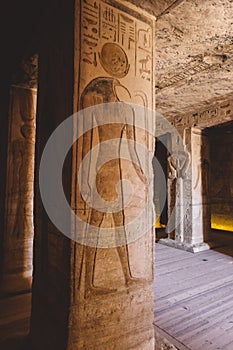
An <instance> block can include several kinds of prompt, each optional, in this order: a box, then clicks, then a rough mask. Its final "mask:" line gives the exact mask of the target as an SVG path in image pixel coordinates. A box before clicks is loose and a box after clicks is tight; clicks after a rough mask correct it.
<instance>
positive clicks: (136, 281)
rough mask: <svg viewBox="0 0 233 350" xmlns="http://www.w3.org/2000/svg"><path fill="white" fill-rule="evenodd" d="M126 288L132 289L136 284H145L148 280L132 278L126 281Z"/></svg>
mask: <svg viewBox="0 0 233 350" xmlns="http://www.w3.org/2000/svg"><path fill="white" fill-rule="evenodd" d="M125 282H126V286H127V287H130V286H132V285H134V284H145V282H146V280H145V279H144V278H135V277H130V278H127V279H126V281H125Z"/></svg>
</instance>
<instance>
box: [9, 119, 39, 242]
mask: <svg viewBox="0 0 233 350" xmlns="http://www.w3.org/2000/svg"><path fill="white" fill-rule="evenodd" d="M21 118H22V120H23V122H24V124H23V125H22V126H21V128H20V134H21V139H18V140H15V141H14V142H13V145H12V162H13V164H12V167H13V179H12V186H13V187H12V190H11V191H13V193H14V194H15V195H16V196H17V201H16V208H15V220H14V222H13V227H12V229H11V230H10V232H11V234H12V235H15V236H16V237H21V238H23V237H25V236H26V235H27V234H30V233H32V232H33V221H32V209H31V206H32V200H33V198H32V193H33V172H34V144H35V125H34V119H33V118H32V117H31V116H26V115H22V116H21ZM11 207H12V206H11Z"/></svg>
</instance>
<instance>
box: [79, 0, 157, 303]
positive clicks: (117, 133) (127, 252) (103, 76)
mask: <svg viewBox="0 0 233 350" xmlns="http://www.w3.org/2000/svg"><path fill="white" fill-rule="evenodd" d="M80 18H81V33H80V37H81V40H80V42H81V43H82V45H81V46H80V51H81V53H80V59H81V62H80V66H79V67H80V68H79V69H80V77H81V79H80V81H79V89H78V90H79V91H80V93H79V94H80V95H79V102H78V104H79V106H78V108H79V109H80V108H81V109H85V108H87V107H90V106H94V105H99V104H102V103H117V102H118V101H121V102H130V103H136V104H140V105H141V106H143V107H146V108H151V109H153V107H154V77H153V67H154V53H153V46H152V37H153V30H154V24H153V21H152V19H150V17H148V18H146V17H145V16H143V15H142V14H140V13H137V12H135V11H133V10H129V9H127V12H126V10H125V7H124V5H122V4H121V3H117V2H115V1H92V0H83V2H82V6H81V13H80ZM104 113H105V117H106V119H107V120H108V118H109V120H110V121H111V116H108V115H107V112H106V111H105V112H104ZM118 113H120V114H121V116H122V115H124V113H125V110H120V107H119V110H118ZM98 118H99V117H98V112H97V113H96V115H93V125H94V126H95V128H93V130H91V132H90V133H89V134H88V135H86V136H85V135H84V137H83V139H82V140H81V141H80V142H79V144H78V148H79V154H80V149H82V152H81V153H82V157H79V161H78V162H79V164H80V162H82V160H83V158H84V156H85V155H86V154H87V153H88V152H90V151H91V149H92V147H93V145H96V144H100V145H101V143H102V142H104V141H106V139H110V140H111V139H117V140H118V143H117V144H116V145H115V147H116V149H119V153H118V156H117V158H116V159H113V160H112V161H111V162H109V163H108V164H105V165H104V166H103V167H102V168H101V169H100V171H99V172H98V174H97V189H98V186H99V189H98V190H99V194H100V195H101V196H102V197H103V198H104V199H105V200H106V201H111V200H113V199H115V197H117V193H116V185H117V183H119V181H120V182H121V181H122V180H124V179H128V180H130V181H132V182H133V184H134V186H135V188H136V190H137V196H138V197H137V198H138V199H137V200H136V203H134V204H133V205H132V207H131V208H129V209H127V210H128V211H127V210H125V209H124V207H123V208H121V209H120V210H119V211H118V212H116V213H110V212H104V213H103V212H100V211H98V210H95V209H93V208H91V207H89V206H88V205H87V204H86V203H84V202H85V200H84V199H83V198H80V197H79V208H80V210H79V215H81V216H82V217H85V220H86V221H87V222H88V223H89V224H90V225H94V226H96V227H99V228H101V227H111V225H112V227H115V231H116V232H115V239H116V242H117V240H118V236H117V235H118V227H123V226H124V225H125V223H126V221H127V220H129V218H130V217H133V216H135V215H137V212H138V210H139V209H140V208H139V207H140V205H139V204H137V203H144V204H145V203H146V202H147V201H148V196H147V191H148V190H146V189H145V188H146V186H147V179H146V177H145V175H144V174H143V171H142V169H141V168H140V167H139V166H138V165H137V164H140V161H139V157H138V154H137V151H136V149H135V148H134V147H132V146H131V143H128V152H129V154H130V158H131V162H132V164H129V163H126V162H125V161H123V160H121V159H120V149H121V144H122V142H123V141H122V140H131V141H138V140H141V141H142V140H144V143H145V145H146V147H149V148H150V149H152V148H153V140H149V139H148V136H147V135H146V134H145V132H143V133H142V132H139V131H138V130H136V128H135V127H134V126H133V122H132V123H131V124H132V125H129V124H128V123H127V120H128V121H129V120H133V118H134V111H133V109H128V115H127V116H126V118H125V121H123V120H122V117H121V119H120V120H122V123H121V124H118V125H115V126H113V125H110V127H109V126H107V125H101V122H100V121H99V119H98ZM123 119H124V118H123ZM142 119H143V120H144V119H145V123H146V122H147V120H146V115H142ZM101 152H102V151H101V146H100V149H99V151H98V154H97V155H96V156H95V159H94V158H92V165H91V164H90V167H89V168H88V169H86V170H84V172H83V182H86V185H84V184H83V188H86V190H85V191H86V192H85V193H88V192H89V193H90V192H91V189H92V184H93V178H92V177H93V174H92V170H91V166H93V162H94V163H95V164H96V165H95V166H96V167H97V168H98V163H100V162H101V161H102V159H101V157H102V153H101ZM127 169H128V170H127ZM130 172H131V174H130ZM132 174H133V175H132ZM86 180H87V181H86ZM105 184H107V187H106V185H105ZM85 186H86V187H85ZM119 191H120V192H119V193H118V195H119V194H120V197H121V198H122V200H124V198H125V196H127V191H126V190H125V189H124V188H123V187H122V185H121V187H120V189H119ZM137 206H138V208H137ZM81 208H83V209H81ZM148 215H149V214H148ZM83 234H84V236H85V234H88V232H86V233H83ZM121 239H122V238H121ZM152 239H153V237H152V236H151V238H150V239H149V240H148V238H147V239H144V244H143V245H144V248H143V249H146V251H147V252H148V250H149V251H150V253H149V256H148V254H146V255H147V256H148V258H151V257H152V255H153V246H152ZM98 241H99V234H97V236H96V247H88V246H86V247H83V249H82V253H81V256H80V255H79V262H77V264H79V265H80V275H79V281H78V286H79V288H81V285H82V281H85V282H84V284H85V290H86V297H88V296H89V294H90V293H94V294H96V293H97V294H98V293H100V294H102V293H109V292H113V291H115V290H116V289H118V288H122V286H121V283H119V281H118V280H115V282H114V278H113V281H112V284H113V285H115V286H116V288H115V287H114V288H112V287H111V288H109V287H108V286H107V285H104V283H103V281H102V280H101V277H98V273H96V272H95V271H96V270H98V269H102V268H104V267H106V268H107V266H106V262H105V261H104V260H103V259H101V258H100V257H99V256H100V255H101V253H99V251H100V250H99V248H98ZM140 244H142V243H140ZM137 249H139V246H138V247H137V244H136V243H135V244H133V245H130V246H129V245H128V244H127V239H126V237H125V243H124V244H121V245H120V246H117V247H116V251H117V253H118V259H119V263H120V265H119V263H118V264H116V267H115V270H116V271H117V269H118V270H119V267H120V268H121V270H122V272H121V273H123V276H124V282H125V287H129V286H130V285H131V284H134V283H141V282H144V283H145V282H146V281H151V280H152V274H153V272H152V270H151V271H147V272H145V270H142V269H144V267H143V268H142V269H141V271H140V266H139V264H138V262H137V261H136V259H135V257H136V256H135V254H136V253H135V252H136V250H137ZM112 254H113V253H112ZM144 260H146V258H145V259H144ZM145 264H146V263H145V261H144V263H143V262H141V266H146V265H145ZM84 271H85V278H84V279H83V278H82V274H84ZM118 274H119V272H118ZM116 275H117V272H116Z"/></svg>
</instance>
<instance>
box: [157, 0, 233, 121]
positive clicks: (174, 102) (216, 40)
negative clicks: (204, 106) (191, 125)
mask: <svg viewBox="0 0 233 350" xmlns="http://www.w3.org/2000/svg"><path fill="white" fill-rule="evenodd" d="M232 11H233V3H232V2H231V1H229V0H218V1H202V2H200V1H198V0H197V1H192V0H187V1H183V2H182V3H181V4H180V5H179V6H177V7H176V8H174V9H173V10H172V11H171V12H170V13H169V14H166V15H164V16H162V17H161V18H159V19H158V21H157V33H156V48H157V63H156V87H157V92H156V94H157V99H156V104H157V109H158V110H159V111H161V112H162V113H166V112H167V113H169V114H170V115H171V114H172V115H175V114H177V113H182V112H183V111H184V109H185V108H189V109H190V110H192V109H195V108H196V106H198V104H200V103H202V102H204V101H206V103H208V101H209V100H213V99H214V98H219V97H220V96H224V95H226V94H227V93H229V92H231V90H232V89H231V81H232V78H233V69H232V62H233V61H232V57H233V56H232V54H233V47H232V35H233V25H232V20H231V19H232V18H231V17H232V15H231V14H232ZM203 92H204V93H203Z"/></svg>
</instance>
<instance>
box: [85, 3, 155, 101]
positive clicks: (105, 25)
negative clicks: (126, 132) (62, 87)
mask: <svg viewBox="0 0 233 350" xmlns="http://www.w3.org/2000/svg"><path fill="white" fill-rule="evenodd" d="M152 37H153V26H152V25H151V24H150V21H148V20H146V21H145V22H144V21H143V20H141V19H138V18H136V17H135V16H134V15H133V13H132V14H131V11H129V12H128V13H126V12H125V11H124V10H123V9H122V10H121V6H120V5H119V4H116V6H114V4H113V3H112V2H111V3H109V2H108V1H101V0H97V1H94V0H83V2H82V8H81V43H82V45H81V69H82V72H83V71H88V76H89V77H90V78H92V79H93V78H96V77H97V76H106V72H107V73H108V74H109V75H110V76H111V77H113V76H114V77H117V78H123V77H125V76H126V74H128V78H129V79H128V80H131V84H132V87H134V88H135V86H139V87H140V90H142V91H145V90H147V91H148V89H150V90H151V92H152V91H153V89H154V87H153V86H152V83H153V50H152V47H153V45H152ZM111 66H112V67H111ZM97 67H98V69H97ZM116 71H118V74H114V72H115V73H116ZM120 71H121V72H120ZM119 72H120V73H119ZM82 75H86V74H82ZM132 79H134V83H136V82H137V83H136V84H134V83H132ZM90 80H91V79H89V81H90ZM140 80H141V81H142V84H141V85H138V81H140ZM89 81H88V80H87V81H86V82H85V83H84V84H83V86H81V87H80V88H81V91H83V90H84V88H85V85H87V84H88V83H89ZM145 83H146V88H145ZM127 88H128V89H129V90H131V87H130V86H127ZM148 102H149V106H150V107H153V106H152V99H150V100H149V101H148Z"/></svg>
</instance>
